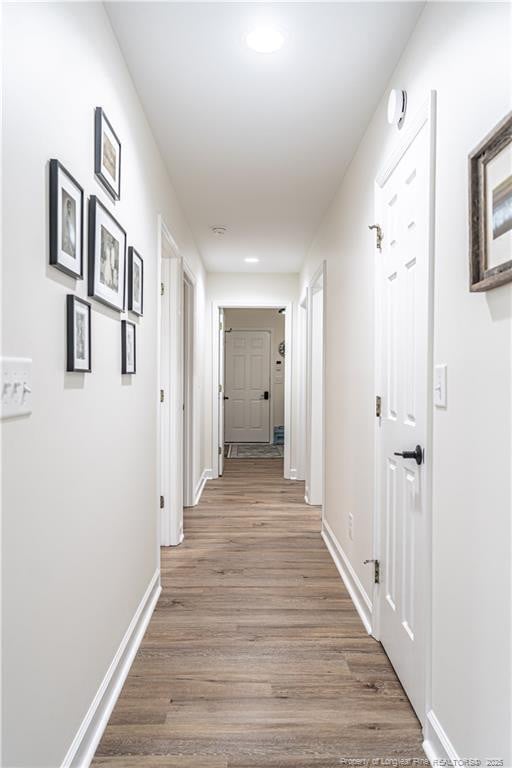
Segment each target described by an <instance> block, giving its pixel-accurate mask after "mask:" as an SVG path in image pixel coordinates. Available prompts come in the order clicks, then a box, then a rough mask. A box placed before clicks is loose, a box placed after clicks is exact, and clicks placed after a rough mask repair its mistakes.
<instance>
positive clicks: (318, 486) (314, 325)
mask: <svg viewBox="0 0 512 768" xmlns="http://www.w3.org/2000/svg"><path fill="white" fill-rule="evenodd" d="M325 284H326V265H325V262H322V264H321V265H320V267H319V268H318V269H317V271H316V272H315V274H314V275H313V277H312V279H311V281H310V283H309V286H308V290H307V297H306V306H307V310H306V414H305V416H306V420H305V434H306V450H305V472H304V475H305V501H306V503H307V504H314V505H322V519H323V512H324V509H323V503H324V498H323V497H324V486H325V462H324V457H325V334H324V330H325Z"/></svg>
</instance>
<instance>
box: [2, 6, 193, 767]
mask: <svg viewBox="0 0 512 768" xmlns="http://www.w3.org/2000/svg"><path fill="white" fill-rule="evenodd" d="M3 16H4V18H3V70H4V92H3V96H4V130H3V150H4V158H3V162H4V165H3V177H2V182H3V190H2V192H3V233H2V248H3V254H4V259H3V273H2V285H3V293H2V320H3V329H2V330H3V335H2V352H3V354H5V355H11V356H17V357H20V356H26V357H30V358H32V360H33V413H32V414H31V415H30V416H29V417H23V418H16V419H12V420H10V421H6V422H3V423H2V425H1V431H2V447H3V453H2V479H3V488H2V492H3V493H2V512H3V542H2V544H3V552H2V567H3V572H2V577H3V584H2V611H3V615H2V620H3V658H2V669H3V702H2V703H3V707H2V709H3V733H4V743H3V763H2V764H4V765H8V766H11V767H13V768H14V766H16V768H29V767H30V768H33V766H38V768H40V767H41V766H51V767H52V768H56V766H59V765H61V764H62V761H63V760H64V757H65V755H66V753H67V752H68V750H69V748H70V745H71V744H72V742H73V739H74V738H75V736H76V734H77V732H78V730H79V728H80V725H81V723H82V721H83V719H84V717H85V716H86V713H87V712H88V710H89V707H90V705H91V703H92V702H93V699H94V697H95V695H96V693H97V691H98V689H99V686H100V684H101V683H102V681H103V680H104V678H105V675H106V673H107V670H108V669H109V667H110V665H111V663H112V662H113V660H114V658H115V655H116V652H117V651H118V649H119V648H120V644H121V643H122V641H123V638H124V637H125V633H126V631H127V629H128V628H129V626H130V625H131V622H132V620H133V619H134V616H135V615H136V611H137V609H138V607H140V605H141V600H142V599H143V596H144V595H145V594H146V593H147V590H148V585H150V584H152V583H154V581H153V580H154V579H155V578H156V579H158V569H159V552H158V540H157V533H158V531H157V527H158V524H157V519H158V517H157V516H158V503H157V502H158V499H157V487H156V482H157V480H156V478H157V475H156V460H157V419H156V394H157V386H158V385H157V348H156V339H157V295H158V289H157V275H158V271H157V267H158V259H159V258H160V254H159V253H158V233H157V216H158V214H162V216H163V218H164V220H165V222H166V224H167V226H168V228H169V229H170V231H171V232H172V234H173V236H174V238H175V239H176V241H177V243H178V245H179V247H180V251H181V253H182V254H183V255H184V256H185V257H186V258H187V260H188V262H189V263H190V265H191V267H192V268H193V269H194V272H195V274H196V278H197V289H198V290H197V296H198V317H197V321H196V333H197V338H198V345H196V359H197V361H198V366H199V370H198V380H197V382H196V390H197V399H198V401H201V387H202V370H203V369H202V361H203V356H204V346H203V345H204V332H203V330H204V329H203V327H202V324H203V322H204V300H205V299H204V297H205V274H204V270H203V266H202V263H201V259H200V257H199V254H198V252H197V250H196V248H195V245H194V242H193V238H192V236H191V234H190V231H189V229H188V226H187V223H186V221H185V218H184V216H183V214H182V211H181V209H180V207H179V204H178V202H177V199H176V197H175V194H174V192H173V190H172V188H171V186H170V183H169V180H168V176H167V173H166V170H165V166H164V163H163V161H162V159H161V156H160V154H159V152H158V149H157V146H156V144H155V142H154V139H153V136H152V134H151V131H150V129H149V126H148V124H147V121H146V118H145V115H144V112H143V110H142V108H141V106H140V103H139V100H138V97H137V94H136V92H135V89H134V87H133V84H132V81H131V79H130V76H129V73H128V70H127V68H126V65H125V62H124V59H123V57H122V55H121V53H120V51H119V48H118V45H117V42H116V39H115V36H114V34H113V31H112V28H111V26H110V22H109V20H108V17H107V15H106V12H105V9H104V7H103V5H102V4H101V3H34V4H28V3H23V4H16V3H13V4H9V5H4V6H3ZM96 106H101V107H103V108H104V110H105V113H106V115H107V116H108V118H109V120H110V121H111V122H112V124H113V126H114V128H115V131H116V133H117V134H118V136H119V138H120V141H121V144H122V173H121V182H122V189H121V200H120V201H119V202H116V203H113V202H112V200H110V199H109V197H108V195H107V194H106V192H105V191H104V189H103V188H102V187H101V185H100V184H99V183H98V181H97V180H96V178H95V176H94V109H95V107H96ZM50 158H57V159H58V160H60V161H61V163H63V165H64V166H65V167H66V168H67V169H68V170H69V171H70V173H72V174H73V176H74V177H75V178H76V179H77V181H78V182H79V183H80V184H81V185H82V186H83V188H84V196H85V206H86V207H85V227H84V229H85V232H87V225H86V223H87V199H88V197H89V195H96V196H98V197H99V199H100V200H101V201H102V202H103V204H104V205H105V206H106V207H107V209H108V210H109V211H111V212H112V214H113V215H114V216H115V217H116V218H117V219H118V220H119V221H120V223H121V225H123V226H124V227H125V229H126V230H127V233H128V245H133V246H134V247H135V248H136V249H137V250H138V251H139V252H140V253H141V255H142V256H143V259H144V292H145V295H144V316H143V317H141V318H138V319H137V318H135V317H134V316H133V315H130V316H129V319H130V320H132V321H134V322H135V323H136V326H137V373H136V374H135V375H133V376H131V377H129V376H123V375H122V374H121V323H120V315H119V313H117V312H116V311H114V310H111V309H109V308H108V307H106V306H104V305H102V304H100V303H98V302H97V301H96V300H94V299H88V297H87V280H86V279H85V280H83V281H78V282H75V281H74V280H73V279H71V278H70V277H68V276H67V275H65V274H64V273H62V272H59V271H58V270H56V269H55V268H54V267H51V266H48V244H47V243H48V215H49V214H48V162H49V160H50ZM84 268H85V276H86V277H87V237H85V239H84ZM67 294H74V295H76V296H79V297H84V298H86V299H88V300H89V301H91V303H92V373H86V374H80V373H66V372H65V369H66V359H65V352H66V295H67ZM121 317H128V315H126V314H124V315H121ZM200 411H201V409H200V408H199V409H198V412H199V413H200ZM196 429H197V434H196V453H197V456H196V464H197V466H196V467H195V471H196V474H200V473H201V471H202V466H201V463H202V459H203V456H202V447H201V439H200V435H201V424H200V421H199V420H198V422H197V427H196Z"/></svg>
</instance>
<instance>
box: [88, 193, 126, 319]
mask: <svg viewBox="0 0 512 768" xmlns="http://www.w3.org/2000/svg"><path fill="white" fill-rule="evenodd" d="M101 230H105V232H102V231H101ZM98 232H99V233H100V237H98ZM114 233H115V234H114ZM116 235H117V237H116ZM107 236H108V238H109V239H110V241H112V240H113V241H114V242H119V252H118V254H117V256H118V264H117V269H112V267H111V268H110V270H109V275H110V277H108V276H107V274H106V270H105V268H104V267H103V268H102V264H101V262H102V248H103V246H104V245H105V244H104V243H103V242H102V238H105V239H106V238H107ZM88 240H89V265H88V266H89V269H88V295H89V296H91V297H92V298H94V299H97V300H98V301H101V302H102V303H103V304H106V305H107V306H109V307H112V308H113V309H116V310H117V311H118V312H123V311H124V308H125V298H126V242H127V236H126V231H125V230H124V229H123V227H122V226H121V224H120V223H119V222H118V221H117V219H116V218H115V217H114V216H112V214H111V213H110V211H109V210H108V208H106V207H105V206H104V205H103V203H102V202H101V200H100V199H99V198H97V197H96V195H91V197H90V198H89V238H88ZM111 247H112V242H111ZM111 256H112V254H111V250H110V256H109V263H110V264H112V262H111V260H110V259H111ZM115 287H117V289H118V290H114V288H115Z"/></svg>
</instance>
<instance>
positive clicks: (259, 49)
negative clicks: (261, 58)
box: [246, 27, 284, 53]
mask: <svg viewBox="0 0 512 768" xmlns="http://www.w3.org/2000/svg"><path fill="white" fill-rule="evenodd" d="M246 42H247V45H248V46H249V48H251V49H252V50H253V51H256V53H275V52H276V51H278V50H279V49H280V48H282V47H283V43H284V36H283V35H282V33H281V32H280V31H279V30H278V29H276V28H275V27H256V28H255V29H253V30H251V32H249V34H248V35H247V37H246Z"/></svg>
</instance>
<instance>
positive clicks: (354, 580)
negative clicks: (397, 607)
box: [322, 520, 373, 635]
mask: <svg viewBox="0 0 512 768" xmlns="http://www.w3.org/2000/svg"><path fill="white" fill-rule="evenodd" d="M322 538H323V540H324V542H325V545H326V547H327V549H328V550H329V552H330V555H331V557H332V559H333V560H334V564H335V566H336V568H337V569H338V572H339V574H340V576H341V578H342V579H343V583H344V584H345V586H346V588H347V592H348V593H349V595H350V597H351V598H352V602H353V603H354V606H355V609H356V611H357V612H358V614H359V618H360V619H361V621H362V622H363V624H364V628H365V629H366V631H367V632H368V634H369V635H371V633H372V610H373V609H372V602H371V600H370V598H369V597H368V595H367V593H366V590H365V588H364V587H363V585H362V584H361V582H360V581H359V578H358V576H357V574H356V572H355V571H354V569H353V568H352V566H351V564H350V562H349V559H348V557H347V556H346V554H345V553H344V551H343V549H342V547H341V544H340V543H339V541H338V539H337V538H336V536H335V535H334V532H333V531H332V529H331V527H330V526H329V523H327V522H326V521H325V520H324V521H323V523H322Z"/></svg>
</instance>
